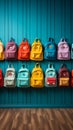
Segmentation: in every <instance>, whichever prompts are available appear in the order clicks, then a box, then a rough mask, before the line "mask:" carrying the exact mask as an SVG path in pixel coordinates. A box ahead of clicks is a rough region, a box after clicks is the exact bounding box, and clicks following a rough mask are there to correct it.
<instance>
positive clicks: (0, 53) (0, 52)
mask: <svg viewBox="0 0 73 130" xmlns="http://www.w3.org/2000/svg"><path fill="white" fill-rule="evenodd" d="M0 60H4V46H3V43H2V41H1V40H0Z"/></svg>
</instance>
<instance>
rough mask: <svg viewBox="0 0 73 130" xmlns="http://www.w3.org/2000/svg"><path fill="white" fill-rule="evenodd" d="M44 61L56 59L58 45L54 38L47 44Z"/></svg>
mask: <svg viewBox="0 0 73 130" xmlns="http://www.w3.org/2000/svg"><path fill="white" fill-rule="evenodd" d="M44 59H45V60H55V59H56V44H55V42H54V39H53V38H49V41H48V42H47V43H46V44H45V49H44Z"/></svg>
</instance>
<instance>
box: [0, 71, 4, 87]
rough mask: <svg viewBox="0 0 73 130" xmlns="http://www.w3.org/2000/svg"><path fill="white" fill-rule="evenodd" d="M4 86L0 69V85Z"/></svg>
mask: <svg viewBox="0 0 73 130" xmlns="http://www.w3.org/2000/svg"><path fill="white" fill-rule="evenodd" d="M3 86H4V77H3V73H2V69H0V87H3Z"/></svg>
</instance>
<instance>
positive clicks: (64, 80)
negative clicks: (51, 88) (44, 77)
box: [59, 78, 69, 86]
mask: <svg viewBox="0 0 73 130" xmlns="http://www.w3.org/2000/svg"><path fill="white" fill-rule="evenodd" d="M59 86H69V78H60V79H59Z"/></svg>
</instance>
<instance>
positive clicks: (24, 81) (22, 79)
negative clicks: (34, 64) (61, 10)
mask: <svg viewBox="0 0 73 130" xmlns="http://www.w3.org/2000/svg"><path fill="white" fill-rule="evenodd" d="M17 87H24V88H27V87H30V72H29V70H28V69H27V68H26V67H24V65H23V66H22V67H21V69H20V70H19V72H18V77H17Z"/></svg>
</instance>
